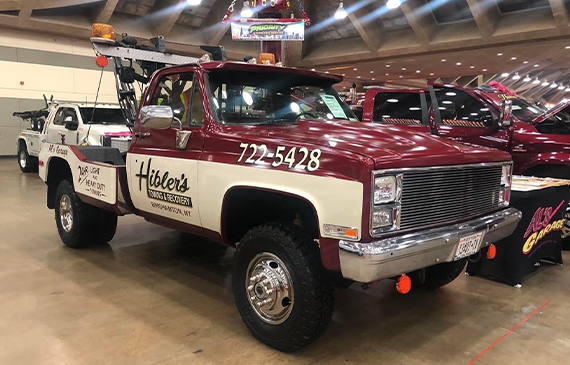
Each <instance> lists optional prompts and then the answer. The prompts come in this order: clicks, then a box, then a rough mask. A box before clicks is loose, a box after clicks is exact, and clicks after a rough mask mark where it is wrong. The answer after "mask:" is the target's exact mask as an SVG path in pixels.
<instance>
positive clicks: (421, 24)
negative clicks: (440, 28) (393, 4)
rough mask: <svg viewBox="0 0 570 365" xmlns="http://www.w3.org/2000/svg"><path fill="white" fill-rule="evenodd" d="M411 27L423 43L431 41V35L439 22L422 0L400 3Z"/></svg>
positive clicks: (409, 0)
mask: <svg viewBox="0 0 570 365" xmlns="http://www.w3.org/2000/svg"><path fill="white" fill-rule="evenodd" d="M400 9H402V11H403V12H404V15H405V16H406V19H407V20H408V23H409V24H410V27H412V30H413V31H414V33H415V34H416V37H418V39H419V40H420V42H421V43H424V44H427V43H429V42H430V41H431V35H432V34H433V32H434V31H435V29H436V28H437V22H436V21H435V18H434V17H433V14H432V12H431V11H426V10H425V9H426V5H425V3H424V2H423V1H420V0H408V1H404V2H403V3H402V5H400Z"/></svg>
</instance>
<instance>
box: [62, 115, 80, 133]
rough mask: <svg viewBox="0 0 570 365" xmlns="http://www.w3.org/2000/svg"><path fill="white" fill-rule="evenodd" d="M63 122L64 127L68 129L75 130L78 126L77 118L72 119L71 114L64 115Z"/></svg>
mask: <svg viewBox="0 0 570 365" xmlns="http://www.w3.org/2000/svg"><path fill="white" fill-rule="evenodd" d="M63 122H64V123H65V129H69V130H70V131H76V130H77V128H79V122H78V121H77V119H73V117H72V116H71V115H70V116H67V117H65V119H64V120H63Z"/></svg>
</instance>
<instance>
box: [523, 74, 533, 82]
mask: <svg viewBox="0 0 570 365" xmlns="http://www.w3.org/2000/svg"><path fill="white" fill-rule="evenodd" d="M530 80H532V79H531V78H530V76H529V75H526V77H525V78H524V79H523V81H524V82H530Z"/></svg>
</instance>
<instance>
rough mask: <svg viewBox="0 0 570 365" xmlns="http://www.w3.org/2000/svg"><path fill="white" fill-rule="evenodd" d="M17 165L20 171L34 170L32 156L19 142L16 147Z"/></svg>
mask: <svg viewBox="0 0 570 365" xmlns="http://www.w3.org/2000/svg"><path fill="white" fill-rule="evenodd" d="M36 162H37V161H36ZM18 166H20V170H21V171H22V172H26V173H28V172H32V171H34V158H33V157H32V156H30V155H29V154H28V149H27V148H26V145H25V144H23V143H20V144H19V147H18Z"/></svg>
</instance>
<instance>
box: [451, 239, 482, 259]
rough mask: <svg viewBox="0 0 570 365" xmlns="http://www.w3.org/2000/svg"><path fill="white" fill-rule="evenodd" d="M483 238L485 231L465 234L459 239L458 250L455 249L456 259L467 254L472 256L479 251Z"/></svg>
mask: <svg viewBox="0 0 570 365" xmlns="http://www.w3.org/2000/svg"><path fill="white" fill-rule="evenodd" d="M482 240H483V232H480V233H476V234H472V235H470V236H465V237H462V238H460V239H459V245H458V246H457V251H455V261H457V260H461V259H462V258H465V257H467V256H471V255H474V254H476V253H477V252H479V248H480V247H481V241H482Z"/></svg>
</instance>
